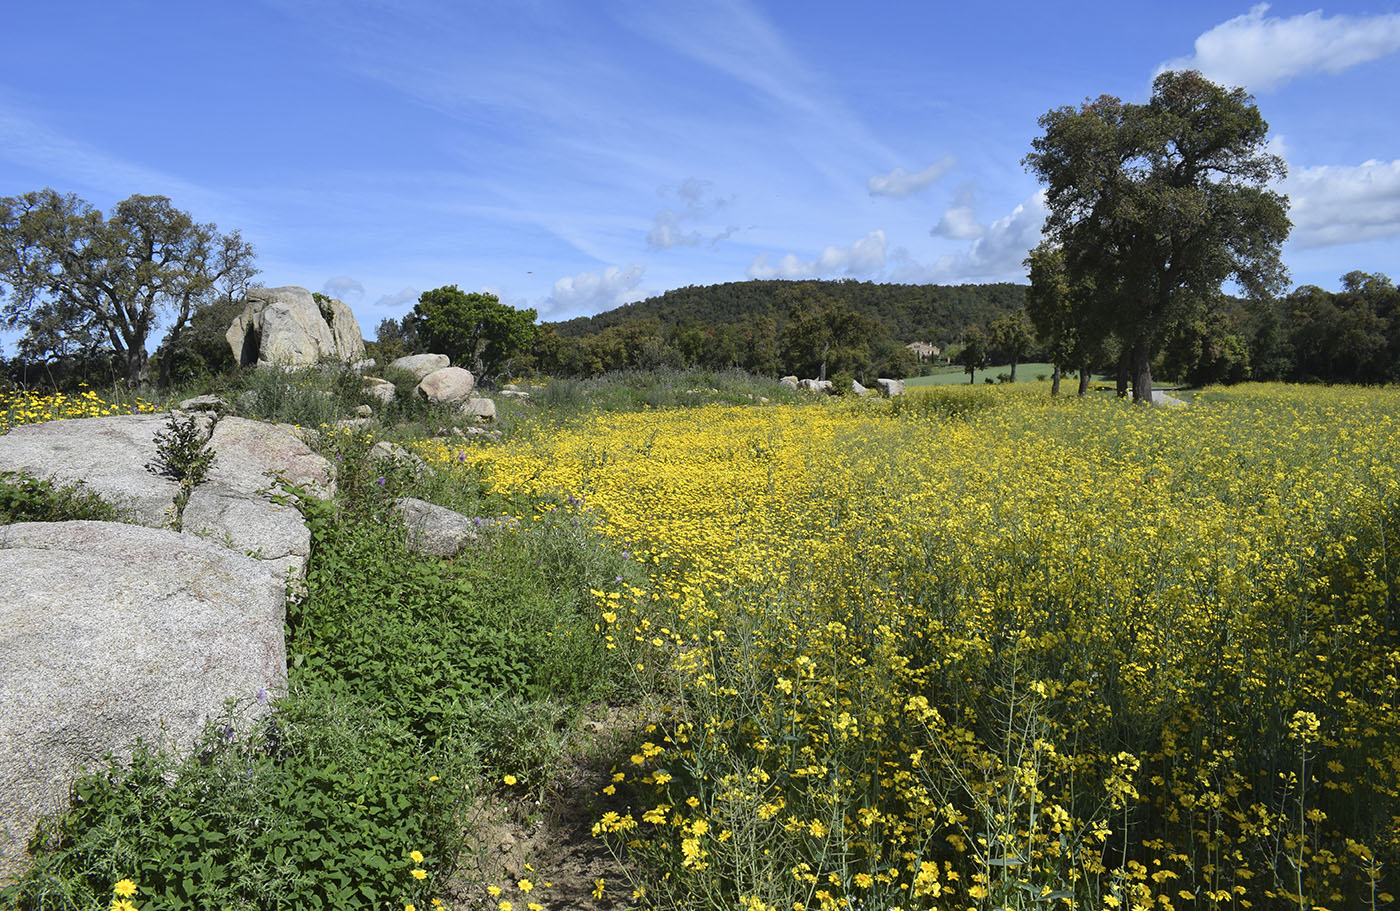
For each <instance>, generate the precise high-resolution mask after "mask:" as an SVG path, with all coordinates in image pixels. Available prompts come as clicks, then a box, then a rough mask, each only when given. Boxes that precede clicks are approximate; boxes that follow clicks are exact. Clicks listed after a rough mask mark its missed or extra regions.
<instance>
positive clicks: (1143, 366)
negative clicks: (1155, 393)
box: [1133, 338, 1152, 405]
mask: <svg viewBox="0 0 1400 911" xmlns="http://www.w3.org/2000/svg"><path fill="white" fill-rule="evenodd" d="M1133 403H1134V404H1137V405H1151V404H1152V358H1151V356H1150V352H1149V350H1148V345H1147V339H1145V338H1141V339H1138V341H1137V342H1136V343H1135V344H1134V345H1133Z"/></svg>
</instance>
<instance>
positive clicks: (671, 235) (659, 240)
mask: <svg viewBox="0 0 1400 911" xmlns="http://www.w3.org/2000/svg"><path fill="white" fill-rule="evenodd" d="M647 243H649V244H651V245H652V246H653V247H658V248H660V249H662V250H669V249H671V248H672V247H680V246H685V247H698V246H699V245H700V232H699V231H688V232H686V231H682V230H681V229H680V216H678V215H676V213H675V211H674V210H672V209H662V210H661V211H660V212H657V213H656V214H655V215H654V216H652V227H651V230H650V231H649V232H647Z"/></svg>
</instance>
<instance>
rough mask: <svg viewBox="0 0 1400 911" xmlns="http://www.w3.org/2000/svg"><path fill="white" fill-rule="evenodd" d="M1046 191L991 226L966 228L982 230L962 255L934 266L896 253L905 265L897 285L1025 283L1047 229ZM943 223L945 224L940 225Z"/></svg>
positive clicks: (897, 272) (897, 276) (896, 276)
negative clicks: (1032, 256)
mask: <svg viewBox="0 0 1400 911" xmlns="http://www.w3.org/2000/svg"><path fill="white" fill-rule="evenodd" d="M1047 214H1049V209H1047V208H1046V206H1045V191H1044V190H1037V191H1036V192H1035V194H1034V195H1033V196H1031V198H1030V199H1027V200H1026V201H1025V202H1023V203H1021V204H1020V205H1019V206H1017V207H1016V208H1015V209H1013V210H1012V211H1011V214H1010V215H1007V216H1004V217H1002V218H998V219H997V220H996V221H994V222H992V223H991V224H989V225H986V226H981V225H976V223H975V222H970V223H968V224H967V225H964V227H965V228H967V229H968V230H971V228H972V227H976V228H977V229H978V234H977V237H976V239H975V240H973V241H972V244H971V245H970V246H969V247H968V248H967V249H966V250H965V251H963V252H962V253H955V254H951V255H948V256H943V257H939V259H938V261H937V262H935V263H934V264H933V265H932V266H925V265H922V264H920V263H918V262H915V261H912V260H910V259H909V258H908V255H907V254H906V253H905V252H904V251H903V250H900V251H896V255H895V257H894V258H895V259H896V261H899V262H900V263H901V265H900V267H899V268H897V269H896V270H895V272H894V275H893V276H892V278H893V280H894V281H897V282H915V283H919V282H941V283H949V284H956V283H960V282H975V281H1025V279H1026V268H1025V265H1024V264H1023V262H1022V261H1023V260H1024V259H1025V258H1026V254H1027V253H1029V252H1030V250H1031V248H1032V247H1034V246H1035V245H1036V244H1038V243H1040V238H1041V230H1042V228H1043V227H1044V226H1045V216H1046V215H1047ZM940 223H941V222H940Z"/></svg>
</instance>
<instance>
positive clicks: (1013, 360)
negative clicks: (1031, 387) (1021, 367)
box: [1011, 357, 1016, 383]
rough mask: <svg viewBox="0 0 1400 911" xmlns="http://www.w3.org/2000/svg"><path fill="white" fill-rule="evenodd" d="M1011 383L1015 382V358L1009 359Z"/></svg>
mask: <svg viewBox="0 0 1400 911" xmlns="http://www.w3.org/2000/svg"><path fill="white" fill-rule="evenodd" d="M1011 382H1013V383H1014V382H1016V358H1015V357H1012V358H1011Z"/></svg>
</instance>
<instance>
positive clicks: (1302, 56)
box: [1157, 3, 1400, 92]
mask: <svg viewBox="0 0 1400 911" xmlns="http://www.w3.org/2000/svg"><path fill="white" fill-rule="evenodd" d="M1268 11H1269V4H1267V3H1259V4H1256V5H1255V6H1254V7H1252V8H1251V9H1250V11H1249V12H1247V13H1245V14H1244V15H1241V16H1236V17H1235V18H1233V19H1230V20H1228V21H1226V22H1222V23H1221V24H1220V25H1217V26H1215V27H1214V28H1212V29H1210V30H1209V31H1207V32H1205V33H1203V34H1202V35H1201V36H1200V37H1199V38H1197V39H1196V49H1195V53H1193V54H1191V55H1190V56H1187V57H1177V58H1175V59H1173V60H1168V61H1166V62H1165V63H1163V64H1162V65H1161V66H1159V67H1157V72H1158V73H1161V72H1163V71H1165V70H1200V71H1201V72H1202V73H1204V74H1205V75H1206V76H1207V77H1209V78H1210V79H1213V80H1215V81H1217V82H1222V83H1225V84H1226V85H1238V86H1244V87H1245V88H1248V89H1250V90H1251V91H1260V92H1262V91H1268V90H1270V89H1275V88H1278V87H1279V86H1281V85H1283V84H1284V83H1286V82H1288V81H1289V80H1290V79H1293V78H1294V77H1296V76H1301V75H1303V74H1305V73H1311V72H1319V71H1320V72H1325V73H1340V72H1342V71H1343V70H1346V69H1350V68H1351V67H1354V66H1357V65H1359V64H1362V63H1367V62H1369V61H1371V60H1376V59H1379V58H1381V57H1385V56H1387V55H1389V54H1393V53H1395V52H1396V51H1400V13H1381V14H1378V15H1374V16H1348V15H1337V16H1330V17H1328V16H1324V15H1323V14H1322V11H1321V10H1313V11H1312V12H1310V13H1302V14H1300V15H1297V16H1288V17H1280V16H1268V15H1266V14H1267V13H1268Z"/></svg>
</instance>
